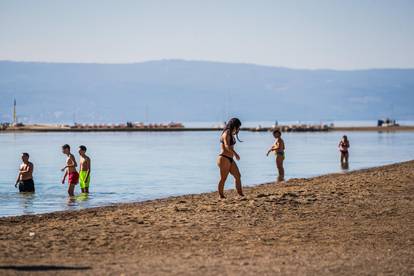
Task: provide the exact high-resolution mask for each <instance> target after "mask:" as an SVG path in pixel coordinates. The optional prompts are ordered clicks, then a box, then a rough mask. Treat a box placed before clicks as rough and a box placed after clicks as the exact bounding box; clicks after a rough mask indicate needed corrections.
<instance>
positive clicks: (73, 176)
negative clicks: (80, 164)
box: [68, 172, 79, 185]
mask: <svg viewBox="0 0 414 276" xmlns="http://www.w3.org/2000/svg"><path fill="white" fill-rule="evenodd" d="M68 183H69V184H75V185H76V184H78V183H79V174H78V172H70V173H69V178H68Z"/></svg>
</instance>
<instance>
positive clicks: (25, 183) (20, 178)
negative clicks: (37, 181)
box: [14, 152, 35, 193]
mask: <svg viewBox="0 0 414 276" xmlns="http://www.w3.org/2000/svg"><path fill="white" fill-rule="evenodd" d="M22 161H23V163H22V164H21V165H20V169H19V174H18V175H17V179H16V184H15V185H14V187H16V188H17V184H19V191H20V192H21V193H22V192H31V193H34V191H35V187H34V181H33V163H32V162H29V154H28V153H27V152H23V153H22Z"/></svg>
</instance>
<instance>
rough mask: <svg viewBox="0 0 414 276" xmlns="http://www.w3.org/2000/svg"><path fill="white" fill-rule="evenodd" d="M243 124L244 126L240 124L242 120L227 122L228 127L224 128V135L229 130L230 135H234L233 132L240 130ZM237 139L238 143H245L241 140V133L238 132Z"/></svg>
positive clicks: (234, 119)
mask: <svg viewBox="0 0 414 276" xmlns="http://www.w3.org/2000/svg"><path fill="white" fill-rule="evenodd" d="M241 124H242V123H241V122H240V120H239V119H238V118H231V119H230V120H229V121H228V122H227V124H226V126H225V127H224V129H223V133H224V132H225V131H227V130H229V131H230V134H231V135H233V131H234V130H235V129H240V127H241ZM236 138H237V141H239V142H243V141H241V140H240V139H239V131H237V132H236Z"/></svg>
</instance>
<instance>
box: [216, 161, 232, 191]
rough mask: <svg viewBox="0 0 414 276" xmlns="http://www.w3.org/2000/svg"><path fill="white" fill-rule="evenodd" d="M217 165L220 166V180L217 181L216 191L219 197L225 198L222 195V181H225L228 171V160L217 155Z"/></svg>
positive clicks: (229, 164)
mask: <svg viewBox="0 0 414 276" xmlns="http://www.w3.org/2000/svg"><path fill="white" fill-rule="evenodd" d="M217 166H218V167H219V168H220V181H219V183H218V193H219V196H220V198H226V197H225V196H224V183H226V179H227V176H228V175H229V172H230V166H231V163H230V160H227V158H225V157H221V156H219V157H218V159H217Z"/></svg>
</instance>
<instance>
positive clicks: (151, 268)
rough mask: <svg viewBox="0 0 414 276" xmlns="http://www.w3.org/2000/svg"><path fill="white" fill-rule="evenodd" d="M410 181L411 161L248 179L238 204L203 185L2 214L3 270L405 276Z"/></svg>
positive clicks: (411, 252)
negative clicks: (199, 189) (175, 192)
mask: <svg viewBox="0 0 414 276" xmlns="http://www.w3.org/2000/svg"><path fill="white" fill-rule="evenodd" d="M413 182H414V160H413V161H406V162H402V163H396V164H391V165H386V166H381V167H373V168H366V169H361V170H355V171H351V172H347V173H332V174H328V175H321V176H317V177H313V178H294V179H290V180H288V181H287V182H286V183H285V184H276V185H275V184H273V183H264V184H259V185H255V186H249V187H246V188H245V194H246V198H245V199H243V200H239V199H236V196H235V194H236V193H235V191H234V190H233V189H232V190H226V195H227V196H228V198H227V199H226V200H219V199H218V198H217V194H216V193H202V194H190V195H183V196H173V197H168V198H162V199H155V200H148V201H143V202H135V203H119V204H114V205H111V206H104V207H94V208H88V209H84V210H76V211H58V212H53V213H45V214H39V215H23V216H11V217H2V218H0V231H1V233H2V234H1V236H0V246H1V247H2V248H5V250H3V251H2V252H0V273H1V274H4V275H16V274H19V273H21V271H22V270H23V271H24V269H25V267H28V266H31V267H32V268H33V266H34V267H36V266H38V267H37V268H38V269H39V270H40V271H41V272H43V273H46V274H47V273H50V274H55V273H64V272H65V271H64V269H66V268H68V267H70V269H71V271H70V272H71V274H75V275H80V274H85V273H86V274H100V275H103V274H120V273H126V274H137V273H139V274H142V275H178V274H195V275H217V274H219V275H221V274H226V275H240V274H248V275H254V274H288V275H298V274H299V275H303V274H330V275H331V274H381V273H385V272H387V273H392V274H402V275H409V274H410V273H412V272H413V271H414V263H413V262H412V260H413V258H414V230H413V229H414V212H413V211H412V210H414V187H413V185H412V183H413ZM31 233H33V235H32V234H31ZM68 252H70V253H71V254H68ZM41 266H43V267H44V266H51V268H50V267H49V270H46V269H45V270H42V267H41ZM62 267H64V268H62ZM19 269H20V270H19Z"/></svg>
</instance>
